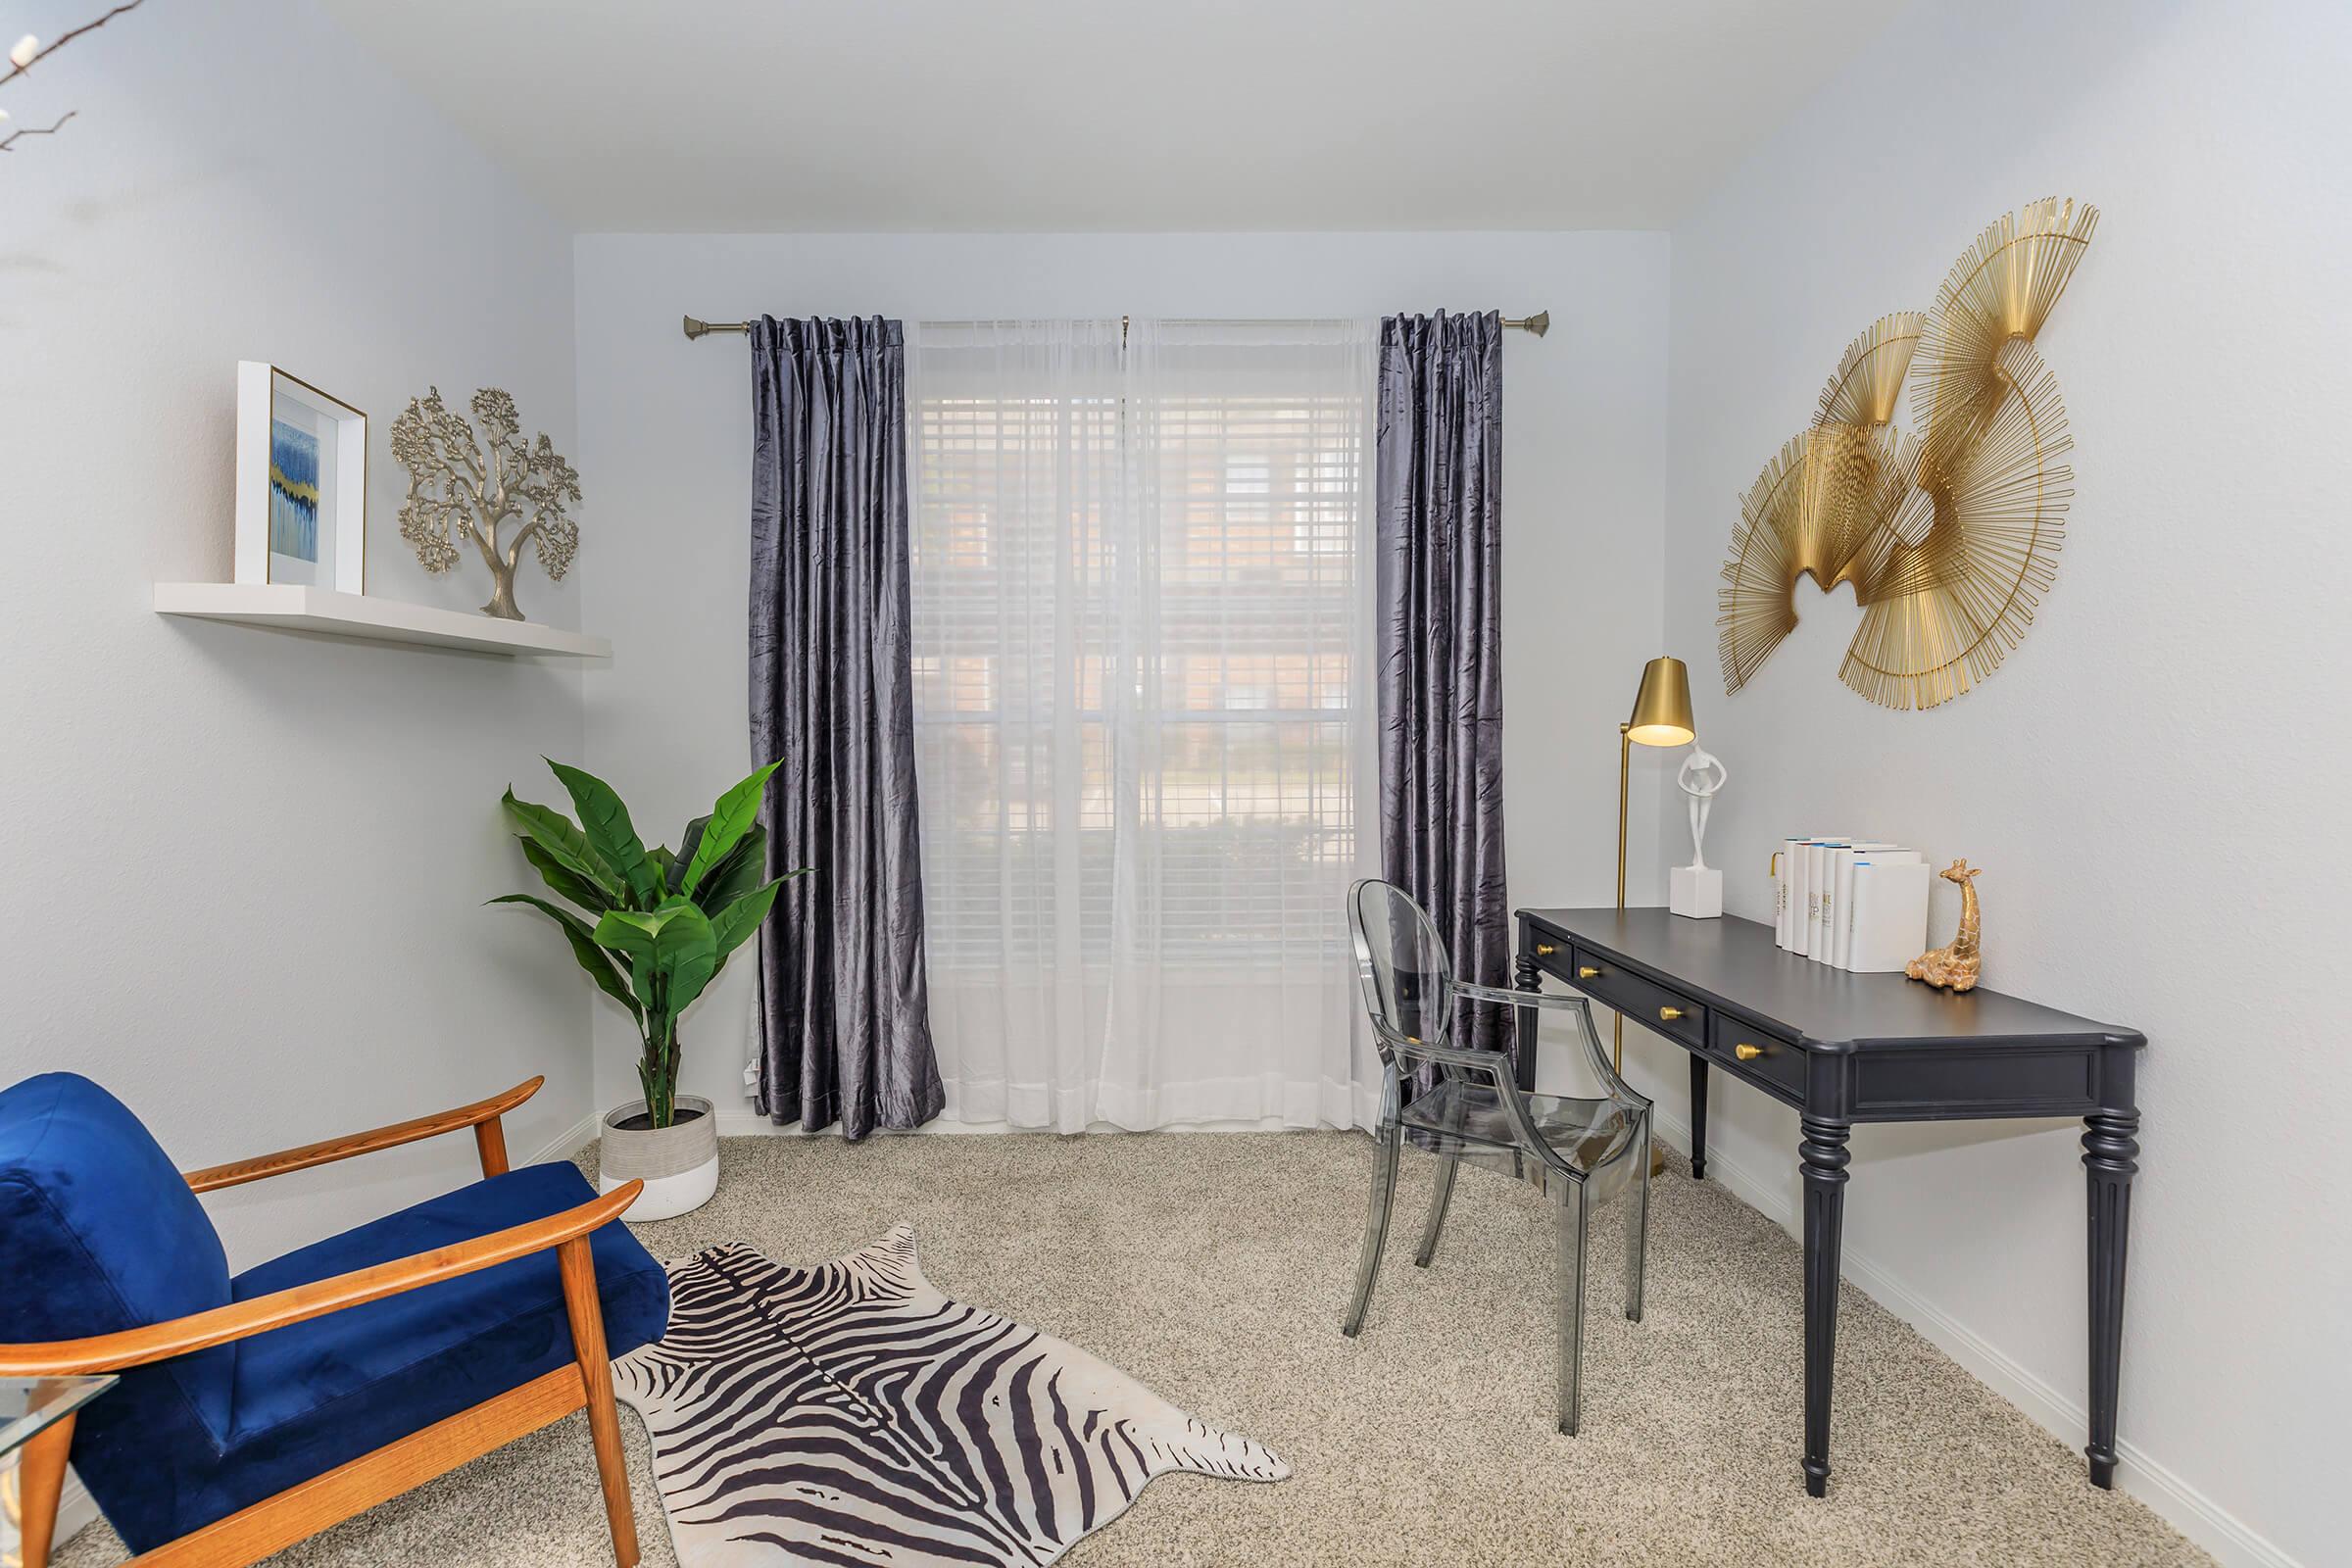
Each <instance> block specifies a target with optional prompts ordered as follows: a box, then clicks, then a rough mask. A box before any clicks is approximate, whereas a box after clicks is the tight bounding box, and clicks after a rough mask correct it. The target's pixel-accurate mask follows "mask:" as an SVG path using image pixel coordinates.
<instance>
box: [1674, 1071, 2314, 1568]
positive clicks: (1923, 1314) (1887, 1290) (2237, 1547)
mask: <svg viewBox="0 0 2352 1568" xmlns="http://www.w3.org/2000/svg"><path fill="white" fill-rule="evenodd" d="M1656 1117H1657V1127H1658V1131H1659V1132H1660V1133H1661V1134H1663V1135H1664V1136H1665V1140H1666V1142H1667V1143H1669V1144H1671V1145H1673V1146H1674V1147H1675V1148H1676V1149H1677V1150H1679V1151H1681V1152H1682V1153H1683V1154H1684V1155H1686V1156H1688V1155H1689V1154H1690V1152H1691V1124H1690V1123H1689V1122H1687V1121H1684V1120H1682V1119H1681V1118H1679V1117H1676V1116H1672V1115H1669V1114H1668V1113H1667V1112H1666V1110H1665V1109H1664V1108H1663V1107H1659V1108H1658V1110H1657V1111H1656ZM1707 1180H1708V1181H1710V1182H1714V1183H1717V1184H1719V1185H1720V1186H1722V1188H1723V1189H1724V1191H1726V1192H1728V1193H1731V1194H1733V1195H1734V1196H1735V1197H1737V1198H1739V1199H1740V1201H1742V1202H1744V1203H1746V1204H1747V1205H1748V1207H1750V1208H1752V1209H1754V1210H1755V1211H1756V1212H1757V1213H1759V1214H1762V1215H1763V1216H1764V1217H1765V1218H1767V1219H1769V1220H1772V1221H1773V1222H1774V1223H1775V1224H1777V1225H1779V1226H1780V1227H1781V1228H1782V1229H1784V1230H1788V1231H1791V1232H1793V1231H1794V1230H1795V1229H1796V1226H1797V1222H1798V1215H1797V1211H1796V1208H1795V1206H1794V1205H1793V1204H1792V1203H1791V1202H1790V1201H1789V1194H1788V1190H1787V1189H1786V1188H1785V1187H1781V1186H1778V1185H1776V1184H1774V1183H1772V1182H1769V1181H1766V1180H1764V1179H1763V1178H1761V1177H1759V1176H1757V1175H1756V1173H1755V1172H1753V1171H1750V1170H1747V1169H1745V1168H1744V1167H1742V1166H1740V1164H1738V1163H1736V1162H1735V1161H1732V1160H1727V1159H1725V1158H1724V1157H1723V1156H1722V1155H1721V1154H1718V1153H1714V1152H1709V1153H1708V1155H1707ZM1839 1261H1840V1262H1841V1263H1842V1264H1843V1265H1844V1273H1845V1276H1846V1278H1848V1279H1850V1280H1851V1281H1853V1283H1854V1285H1855V1286H1856V1287H1857V1288H1858V1289H1859V1290H1860V1291H1861V1292H1862V1294H1864V1295H1865V1296H1868V1297H1869V1298H1870V1299H1872V1300H1874V1301H1877V1302H1878V1303H1879V1304H1880V1305H1881V1306H1883V1307H1885V1308H1887V1311H1889V1312H1892V1313H1893V1314H1894V1315H1895V1316H1896V1317H1899V1318H1901V1319H1902V1320H1903V1321H1904V1322H1906V1323H1908V1324H1910V1325H1911V1326H1912V1327H1913V1328H1915V1329H1917V1330H1918V1331H1919V1333H1920V1336H1921V1337H1922V1338H1923V1339H1925V1340H1927V1341H1928V1343H1930V1344H1931V1345H1934V1346H1935V1347H1936V1348H1937V1349H1939V1350H1941V1351H1943V1353H1944V1354H1946V1355H1948V1356H1950V1357H1951V1358H1952V1359H1953V1360H1955V1361H1957V1362H1959V1363H1960V1364H1961V1365H1962V1366H1963V1367H1965V1368H1967V1369H1968V1371H1969V1372H1970V1373H1971V1374H1973V1375H1974V1376H1975V1377H1976V1378H1977V1379H1978V1381H1980V1382H1982V1383H1984V1384H1985V1386H1986V1387H1988V1388H1990V1389H1991V1390H1992V1391H1993V1392H1994V1393H1995V1394H1998V1395H1999V1396H2000V1397H2002V1398H2004V1399H2007V1400H2008V1401H2009V1402H2010V1403H2011V1404H2014V1405H2016V1406H2017V1407H2018V1408H2019V1409H2020V1410H2023V1411H2024V1412H2025V1413H2026V1414H2027V1415H2028V1416H2029V1417H2031V1418H2032V1419H2033V1420H2034V1423H2035V1424H2036V1425H2038V1426H2040V1427H2042V1428H2043V1429H2044V1430H2045V1431H2048V1432H2050V1433H2052V1434H2054V1435H2055V1436H2056V1437H2057V1438H2058V1439H2059V1440H2060V1441H2061V1442H2063V1443H2065V1444H2066V1445H2067V1446H2069V1447H2072V1448H2076V1449H2078V1450H2079V1449H2080V1448H2081V1447H2082V1443H2083V1440H2084V1435H2085V1434H2086V1433H2088V1431H2089V1430H2090V1412H2089V1411H2087V1410H2085V1409H2084V1408H2083V1407H2082V1405H2081V1404H2079V1403H2078V1402H2076V1401H2075V1400H2074V1399H2072V1398H2069V1397H2067V1396H2066V1395H2064V1394H2061V1393H2060V1392H2059V1391H2058V1390H2057V1389H2055V1388H2053V1387H2052V1386H2051V1385H2050V1384H2049V1383H2047V1382H2046V1381H2044V1380H2043V1379H2042V1378H2040V1377H2039V1376H2037V1375H2036V1374H2034V1373H2033V1372H2030V1371H2028V1370H2027V1369H2026V1368H2025V1367H2023V1366H2020V1365H2019V1364H2018V1363H2017V1362H2016V1361H2014V1360H2012V1359H2011V1358H2010V1357H2009V1355H2008V1354H2007V1353H2006V1352H2004V1351H2002V1350H2001V1349H1999V1348H1996V1347H1995V1346H1993V1345H1992V1344H1990V1343H1989V1342H1988V1341H1986V1340H1985V1339H1983V1338H1981V1337H1979V1336H1978V1335H1977V1334H1976V1333H1975V1332H1974V1331H1972V1330H1971V1329H1969V1328H1967V1327H1965V1326H1964V1325H1962V1324H1960V1323H1958V1322H1955V1321H1954V1320H1953V1319H1951V1318H1950V1317H1947V1316H1945V1315H1944V1313H1943V1312H1942V1311H1940V1310H1939V1309H1937V1308H1936V1306H1934V1305H1932V1304H1931V1303H1929V1302H1928V1301H1927V1300H1926V1299H1923V1298H1922V1297H1920V1296H1918V1295H1916V1294H1915V1293H1914V1292H1913V1291H1912V1290H1911V1289H1910V1287H1908V1286H1906V1285H1904V1284H1903V1283H1902V1281H1900V1280H1898V1279H1896V1278H1895V1277H1894V1276H1893V1275H1891V1274H1889V1273H1887V1271H1886V1269H1885V1268H1883V1267H1881V1266H1880V1265H1879V1264H1878V1263H1877V1262H1876V1261H1874V1260H1873V1259H1871V1258H1870V1257H1869V1256H1867V1255H1865V1254H1863V1253H1859V1252H1857V1251H1855V1250H1854V1249H1853V1247H1852V1246H1851V1245H1850V1244H1849V1245H1847V1246H1846V1247H1845V1248H1844V1249H1843V1250H1842V1256H1841V1257H1840V1259H1839ZM2116 1461H2117V1462H2116V1473H2115V1481H2116V1485H2117V1486H2119V1487H2121V1488H2122V1489H2123V1490H2124V1491H2126V1492H2128V1493H2130V1494H2131V1495H2132V1496H2134V1497H2137V1498H2138V1499H2139V1500H2140V1501H2142V1502H2144V1503H2146V1504H2147V1505H2148V1506H2149V1507H2150V1508H2152V1509H2154V1510H2155V1511H2156V1512H2157V1513H2159V1514H2161V1515H2162V1516H2163V1517H2164V1518H2165V1519H2166V1520H2167V1521H2168V1522H2170V1523H2171V1524H2172V1525H2173V1527H2174V1528H2175V1529H2177V1530H2179V1531H2180V1533H2181V1534H2182V1535H2184V1536H2186V1537H2187V1538H2188V1539H2189V1540H2190V1541H2192V1542H2194V1543H2196V1544H2198V1545H2200V1546H2202V1547H2204V1548H2205V1549H2206V1550H2207V1551H2209V1552H2211V1553H2213V1555H2214V1557H2215V1558H2216V1559H2217V1560H2218V1561H2220V1562H2221V1563H2222V1564H2223V1565H2224V1568H2302V1565H2301V1564H2299V1563H2298V1562H2297V1561H2296V1560H2295V1559H2294V1558H2293V1557H2290V1556H2288V1555H2287V1554H2286V1553H2285V1552H2284V1551H2282V1550H2280V1549H2279V1548H2278V1546H2277V1545H2276V1544H2273V1543H2272V1542H2271V1541H2270V1539H2269V1538H2268V1537H2266V1536H2264V1535H2263V1534H2261V1532H2259V1531H2257V1530H2255V1529H2254V1528H2253V1527H2251V1526H2250V1525H2248V1524H2247V1523H2246V1522H2245V1521H2244V1520H2242V1519H2240V1518H2238V1517H2237V1516H2236V1515H2234V1514H2232V1513H2230V1512H2229V1509H2227V1508H2224V1507H2223V1506H2222V1505H2221V1504H2219V1503H2217V1502H2215V1501H2214V1500H2213V1499H2212V1498H2211V1497H2208V1496H2206V1495H2204V1494H2203V1493H2202V1492H2199V1491H2198V1490H2197V1489H2196V1488H2194V1487H2192V1486H2190V1485H2189V1484H2188V1483H2187V1482H2186V1481H2184V1480H2182V1479H2181V1478H2180V1476H2179V1475H2178V1474H2176V1473H2175V1472H2173V1471H2171V1470H2169V1469H2167V1468H2165V1467H2164V1466H2163V1465H2161V1464H2159V1463H2157V1462H2156V1461H2155V1460H2154V1459H2151V1458H2150V1457H2148V1455H2147V1454H2146V1453H2144V1452H2142V1451H2141V1450H2140V1449H2138V1448H2135V1447H2133V1446H2131V1442H2130V1441H2129V1440H2123V1441H2119V1442H2118V1443H2117V1444H2116Z"/></svg>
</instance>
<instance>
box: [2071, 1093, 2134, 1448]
mask: <svg viewBox="0 0 2352 1568" xmlns="http://www.w3.org/2000/svg"><path fill="white" fill-rule="evenodd" d="M2138 1131H2139V1112H2137V1111H2135V1110H2106V1111H2100V1112H2099V1113H2098V1114H2096V1115H2092V1116H2085V1117H2083V1118H2082V1174H2083V1177H2084V1179H2085V1182H2086V1184H2087V1185H2088V1187H2089V1190H2090V1223H2089V1229H2088V1235H2089V1242H2090V1446H2089V1447H2088V1448H2086V1449H2084V1450H2083V1451H2084V1452H2085V1453H2087V1454H2088V1455H2089V1457H2090V1483H2091V1485H2092V1486H2094V1487H2113V1486H2114V1485H2115V1412H2116V1398H2117V1395H2118V1394H2119V1393H2120V1392H2121V1391H2120V1385H2121V1381H2122V1374H2123V1360H2124V1252H2125V1249H2126V1247H2127V1245H2128V1244H2129V1243H2130V1241H2131V1178H2132V1176H2133V1175H2135V1174H2136V1173H2137V1172H2138V1170H2139V1163H2138V1158H2139V1141H2138V1140H2137V1139H2136V1138H2135V1137H2134V1136H2133V1134H2135V1133H2137V1132H2138Z"/></svg>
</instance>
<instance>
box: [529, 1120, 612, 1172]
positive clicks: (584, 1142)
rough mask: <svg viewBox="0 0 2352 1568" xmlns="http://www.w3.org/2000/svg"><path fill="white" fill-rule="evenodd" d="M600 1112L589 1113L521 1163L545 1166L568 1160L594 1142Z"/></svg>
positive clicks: (599, 1123)
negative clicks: (560, 1160)
mask: <svg viewBox="0 0 2352 1568" xmlns="http://www.w3.org/2000/svg"><path fill="white" fill-rule="evenodd" d="M603 1121H604V1115H603V1113H602V1112H601V1111H594V1110H592V1111H590V1112H589V1113H588V1114H587V1115H585V1116H582V1117H581V1118H580V1119H579V1120H578V1121H575V1122H573V1123H572V1124H571V1125H570V1126H568V1127H566V1128H564V1130H563V1131H562V1132H560V1133H558V1134H557V1135H556V1136H555V1137H554V1138H553V1139H551V1140H550V1141H549V1142H548V1143H547V1144H546V1145H545V1146H544V1147H542V1148H541V1149H540V1150H539V1152H537V1153H534V1154H533V1155H531V1157H530V1158H529V1159H526V1160H524V1161H523V1163H524V1164H526V1165H545V1164H548V1163H549V1162H551V1161H553V1160H559V1159H569V1158H571V1156H572V1155H574V1154H576V1153H578V1152H580V1151H581V1150H583V1149H586V1148H587V1147H588V1146H589V1145H590V1144H593V1143H595V1142H596V1135H597V1129H598V1127H599V1126H600V1125H602V1123H603Z"/></svg>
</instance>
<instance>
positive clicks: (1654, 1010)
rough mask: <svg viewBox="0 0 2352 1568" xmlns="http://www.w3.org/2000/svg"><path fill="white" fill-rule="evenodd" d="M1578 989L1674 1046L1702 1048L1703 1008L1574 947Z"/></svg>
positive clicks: (1705, 1026)
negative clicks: (1654, 1032) (1654, 1031)
mask: <svg viewBox="0 0 2352 1568" xmlns="http://www.w3.org/2000/svg"><path fill="white" fill-rule="evenodd" d="M1575 960H1576V963H1575V967H1574V968H1573V969H1572V970H1571V971H1570V973H1571V974H1572V975H1573V976H1574V977H1575V985H1576V988H1577V989H1578V990H1579V991H1582V992H1583V993H1585V995H1587V996H1589V997H1591V998H1592V999H1593V1001H1594V1002H1597V1003H1599V1004H1600V1005H1602V1006H1604V1007H1614V1008H1616V1009H1617V1010H1618V1011H1619V1012H1622V1013H1624V1014H1625V1016H1626V1018H1627V1019H1628V1021H1630V1022H1633V1023H1638V1024H1641V1025H1642V1027H1644V1028H1647V1029H1654V1030H1656V1031H1657V1032H1658V1033H1659V1034H1662V1035H1664V1036H1666V1037H1667V1038H1668V1039H1669V1040H1672V1041H1674V1042H1676V1043H1677V1044H1678V1045H1684V1046H1690V1047H1691V1048H1692V1049H1703V1048H1704V1047H1705V1045H1706V1041H1707V1009H1706V1008H1704V1007H1702V1006H1700V1005H1698V1004H1697V1003H1695V1002H1693V1001H1691V999H1690V998H1689V997H1686V996H1684V995H1682V994H1681V993H1680V992H1676V991H1669V990H1667V989H1666V988H1665V987H1664V986H1661V985H1655V984H1653V983H1651V982H1650V981H1648V980H1645V979H1643V978H1642V976H1640V975H1638V974H1632V973H1629V972H1628V971H1626V970H1625V969H1623V968H1621V967H1620V966H1619V965H1618V964H1616V963H1615V962H1613V961H1612V960H1610V959H1608V958H1604V957H1602V956H1600V955H1598V954H1596V953H1588V952H1586V951H1585V950H1584V949H1583V948H1582V947H1579V948H1577V949H1576V950H1575Z"/></svg>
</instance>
